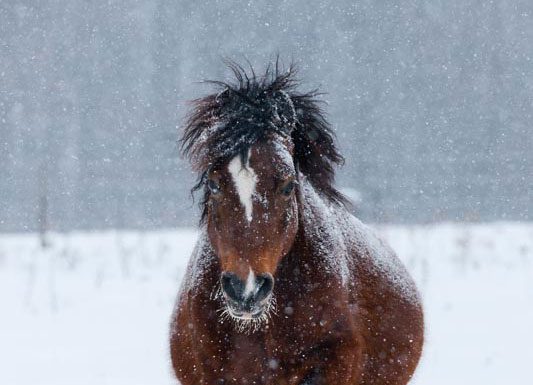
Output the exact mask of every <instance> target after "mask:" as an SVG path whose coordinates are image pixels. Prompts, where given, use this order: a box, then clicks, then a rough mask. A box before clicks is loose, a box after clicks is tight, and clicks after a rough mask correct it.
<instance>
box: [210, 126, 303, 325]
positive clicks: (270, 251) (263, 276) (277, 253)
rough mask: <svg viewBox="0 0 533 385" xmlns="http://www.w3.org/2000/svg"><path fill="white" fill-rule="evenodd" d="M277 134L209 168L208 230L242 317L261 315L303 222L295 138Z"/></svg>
mask: <svg viewBox="0 0 533 385" xmlns="http://www.w3.org/2000/svg"><path fill="white" fill-rule="evenodd" d="M276 136H277V135H272V137H271V138H269V139H267V140H265V141H264V142H260V143H257V144H255V145H253V146H250V147H249V148H248V149H247V151H246V152H244V153H240V154H237V155H235V156H234V157H233V158H231V159H230V160H229V161H228V162H227V163H224V164H223V165H221V166H220V167H216V168H214V169H213V170H211V171H209V173H208V174H207V176H206V184H207V188H208V189H209V198H208V205H207V218H206V220H207V230H208V234H209V239H210V241H211V244H212V245H213V247H214V250H215V252H216V253H217V255H218V256H219V258H220V264H221V268H222V275H221V290H222V293H223V295H224V298H225V300H226V305H227V310H228V312H229V314H230V315H231V316H232V317H236V318H260V317H261V316H263V315H265V314H266V312H265V311H266V310H267V309H269V307H270V305H271V299H272V290H273V288H274V274H275V272H276V267H277V265H278V263H279V261H280V260H281V258H282V257H283V256H285V255H286V254H287V253H288V251H289V250H290V248H291V246H292V243H293V242H294V238H295V236H296V231H297V228H298V205H297V202H296V196H295V191H296V184H297V176H296V170H295V166H294V163H293V160H292V154H291V153H292V144H291V143H290V142H289V141H288V140H287V139H285V140H284V139H283V138H281V137H278V138H276Z"/></svg>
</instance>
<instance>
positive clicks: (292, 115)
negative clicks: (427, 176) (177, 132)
mask: <svg viewBox="0 0 533 385" xmlns="http://www.w3.org/2000/svg"><path fill="white" fill-rule="evenodd" d="M228 66H229V68H230V69H231V70H232V71H233V73H234V75H235V78H236V83H226V82H221V81H208V83H211V84H214V85H215V86H217V87H218V88H219V92H218V93H215V94H211V95H209V96H206V97H203V98H200V99H197V100H194V101H193V102H192V106H193V109H192V111H191V113H190V114H189V115H188V118H187V121H186V125H185V129H184V132H183V136H182V138H181V140H180V142H181V148H182V152H183V154H184V155H185V156H186V157H187V158H188V159H189V160H190V161H191V163H192V165H193V168H194V169H195V170H196V171H198V172H199V174H200V178H199V181H198V184H196V186H194V188H193V192H194V191H196V190H198V189H200V188H202V187H203V185H204V182H205V179H206V175H207V173H208V171H209V170H210V169H211V168H213V167H216V166H217V165H221V164H223V163H225V162H227V161H228V160H229V159H231V158H233V157H234V156H236V155H237V154H244V153H245V152H246V151H247V150H248V148H249V147H250V146H251V145H253V144H254V143H257V142H259V141H261V140H265V139H266V138H267V135H268V134H269V133H272V132H275V133H278V134H280V135H283V136H287V137H290V138H291V139H292V142H293V144H294V164H295V166H296V167H297V168H298V169H299V170H300V171H301V172H302V173H303V174H304V175H305V176H306V177H307V178H308V180H309V181H310V182H311V184H312V185H313V186H314V187H315V188H316V189H317V190H318V191H319V192H320V193H321V194H322V195H323V196H324V197H325V198H327V199H328V200H329V201H331V202H334V203H337V204H345V203H346V199H345V197H344V196H343V195H342V194H341V193H340V192H339V191H338V190H337V189H335V188H334V187H333V182H334V178H335V170H334V166H335V165H338V164H342V163H343V161H344V158H343V157H342V156H341V155H340V154H339V152H338V150H337V147H336V146H335V143H334V134H333V131H332V129H331V127H330V125H329V123H328V122H327V120H326V119H325V117H324V112H323V110H322V108H321V107H320V105H319V104H320V101H318V100H317V99H316V97H317V96H318V95H319V93H318V92H317V91H316V90H315V91H311V92H308V93H299V92H297V91H296V90H295V88H296V86H297V85H298V82H297V80H296V78H295V71H294V67H293V66H292V65H291V66H289V68H288V70H286V71H281V70H280V69H279V66H278V62H277V61H276V63H275V65H274V66H272V65H269V66H268V67H267V69H266V71H265V73H264V75H262V76H257V75H256V74H255V72H254V70H253V69H252V68H250V73H248V72H247V71H246V70H244V69H243V68H242V67H241V66H239V65H237V64H235V63H233V62H230V63H228ZM208 194H209V192H208V189H204V197H203V199H202V202H200V204H201V205H202V207H203V212H202V221H203V220H204V219H205V216H206V213H207V211H206V203H207V199H208V197H209V196H208Z"/></svg>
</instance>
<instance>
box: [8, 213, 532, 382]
mask: <svg viewBox="0 0 533 385" xmlns="http://www.w3.org/2000/svg"><path fill="white" fill-rule="evenodd" d="M379 230H380V232H381V233H382V234H383V235H384V236H385V237H386V238H387V239H388V240H389V241H390V243H391V244H392V246H393V247H394V248H395V249H396V250H397V252H398V253H399V254H400V256H401V257H402V259H403V260H404V261H405V263H406V265H407V266H408V268H409V269H410V271H411V272H412V274H413V275H414V276H415V278H416V280H417V282H418V284H419V286H420V289H421V291H422V293H423V296H424V301H425V305H426V312H427V328H428V332H427V345H426V348H425V353H424V358H423V361H422V365H421V367H420V368H419V371H418V373H417V376H416V379H415V380H414V381H413V383H416V384H419V385H421V384H431V385H440V384H442V385H450V384H453V385H462V384H464V385H475V384H480V385H481V384H483V385H491V384H495V385H496V384H498V385H501V384H512V385H518V384H531V375H530V367H529V365H531V361H532V359H533V331H532V330H533V223H529V224H523V223H496V224H486V225H463V224H454V225H452V224H443V225H434V226H415V227H412V226H411V227H402V226H385V227H380V228H379ZM195 235H196V233H195V231H194V230H190V229H182V230H175V231H158V232H151V233H140V232H114V231H108V232H99V233H72V234H69V235H52V236H50V239H49V242H50V247H49V248H47V249H44V250H43V249H42V248H41V247H40V245H39V242H38V239H37V237H36V236H35V235H0V309H1V310H0V384H2V385H30V384H31V385H78V384H87V385H89V384H90V385H95V384H98V385H105V384H110V385H123V384H124V385H125V384H128V385H146V384H150V385H152V384H153V385H165V384H173V383H174V382H173V380H172V377H171V373H170V365H169V360H168V355H167V329H168V320H169V317H170V313H171V310H172V303H173V300H174V297H175V295H176V293H177V290H178V286H179V283H180V279H181V277H182V275H183V273H184V268H185V266H186V263H187V259H188V256H189V253H190V251H191V249H192V247H193V243H194V239H195Z"/></svg>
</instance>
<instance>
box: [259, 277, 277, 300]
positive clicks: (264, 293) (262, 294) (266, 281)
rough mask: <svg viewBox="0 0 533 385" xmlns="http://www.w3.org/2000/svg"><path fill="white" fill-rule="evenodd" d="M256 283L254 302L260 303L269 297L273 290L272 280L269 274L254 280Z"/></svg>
mask: <svg viewBox="0 0 533 385" xmlns="http://www.w3.org/2000/svg"><path fill="white" fill-rule="evenodd" d="M256 282H257V287H258V290H257V294H256V295H255V301H257V302H260V301H262V300H264V299H265V298H266V297H268V296H269V295H270V293H271V292H272V289H273V288H274V278H273V277H272V275H271V274H268V273H266V274H261V275H260V276H258V277H257V279H256Z"/></svg>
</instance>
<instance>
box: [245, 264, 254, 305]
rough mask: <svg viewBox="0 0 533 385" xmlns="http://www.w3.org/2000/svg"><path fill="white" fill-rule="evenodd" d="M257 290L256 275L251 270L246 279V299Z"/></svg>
mask: <svg viewBox="0 0 533 385" xmlns="http://www.w3.org/2000/svg"><path fill="white" fill-rule="evenodd" d="M254 289H255V274H254V272H253V271H252V268H250V272H249V273H248V278H247V279H246V285H245V286H244V298H246V297H249V296H250V294H252V292H253V291H254Z"/></svg>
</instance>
